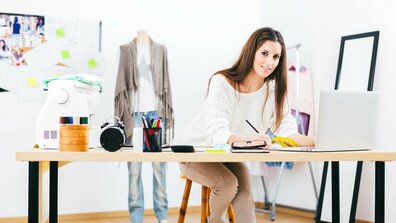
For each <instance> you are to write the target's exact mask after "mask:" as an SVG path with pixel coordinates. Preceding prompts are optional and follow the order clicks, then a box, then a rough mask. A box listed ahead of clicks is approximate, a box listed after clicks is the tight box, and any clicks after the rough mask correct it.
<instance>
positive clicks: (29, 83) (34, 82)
mask: <svg viewBox="0 0 396 223" xmlns="http://www.w3.org/2000/svg"><path fill="white" fill-rule="evenodd" d="M26 83H27V86H28V87H36V86H37V78H36V77H28V78H27V79H26Z"/></svg>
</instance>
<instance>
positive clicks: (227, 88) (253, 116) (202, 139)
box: [183, 75, 297, 145]
mask: <svg viewBox="0 0 396 223" xmlns="http://www.w3.org/2000/svg"><path fill="white" fill-rule="evenodd" d="M274 91H275V88H274V83H270V84H269V97H268V101H267V103H266V106H265V109H264V111H263V106H264V102H265V98H266V92H267V84H264V85H263V86H262V87H261V88H260V89H259V90H257V91H255V92H252V93H239V92H237V91H235V89H234V88H233V87H232V86H231V85H230V84H229V83H228V81H227V80H226V79H225V78H224V77H223V76H222V75H215V76H213V78H212V80H211V82H210V86H209V94H208V97H207V99H206V101H205V104H204V106H203V107H202V109H201V110H200V111H199V113H198V115H197V116H195V118H194V119H193V120H192V121H191V122H190V124H189V125H188V126H187V128H186V130H185V136H184V137H183V143H184V144H191V145H214V144H219V143H227V141H228V139H229V138H230V136H231V135H233V134H235V135H238V136H242V137H243V136H245V137H247V136H251V135H254V134H256V132H255V131H254V130H253V129H252V128H251V127H250V126H249V125H248V124H247V123H246V120H249V122H250V123H252V125H253V126H254V127H255V128H256V129H257V130H258V131H260V132H263V133H264V132H265V131H266V130H267V129H268V128H271V127H272V126H273V123H274V119H273V117H272V116H273V114H274ZM284 114H285V116H284V118H283V120H282V122H281V125H280V127H279V129H278V130H277V131H276V132H275V134H276V135H279V136H284V137H287V136H290V135H292V134H295V133H297V125H296V121H295V119H294V118H293V116H292V115H291V112H290V108H289V106H288V103H287V104H286V106H284Z"/></svg>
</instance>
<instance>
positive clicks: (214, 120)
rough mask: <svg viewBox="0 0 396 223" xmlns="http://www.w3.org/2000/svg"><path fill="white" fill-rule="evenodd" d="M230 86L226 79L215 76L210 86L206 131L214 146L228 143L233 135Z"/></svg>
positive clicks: (207, 101) (206, 112)
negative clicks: (231, 128)
mask: <svg viewBox="0 0 396 223" xmlns="http://www.w3.org/2000/svg"><path fill="white" fill-rule="evenodd" d="M226 84H228V83H227V82H226V80H225V79H224V77H222V76H221V75H215V76H213V77H212V79H211V81H210V85H209V91H208V97H207V100H206V103H207V104H206V111H205V129H206V137H207V139H208V140H209V142H210V143H212V144H218V143H227V141H228V139H229V138H230V136H231V135H232V133H231V131H230V124H229V115H230V110H231V103H230V98H229V95H227V93H226V92H227V91H226V90H227V89H225V88H226V87H227V86H226Z"/></svg>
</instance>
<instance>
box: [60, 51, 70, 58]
mask: <svg viewBox="0 0 396 223" xmlns="http://www.w3.org/2000/svg"><path fill="white" fill-rule="evenodd" d="M61 54H62V59H64V60H68V59H70V58H71V56H70V52H69V51H68V50H62V52H61Z"/></svg>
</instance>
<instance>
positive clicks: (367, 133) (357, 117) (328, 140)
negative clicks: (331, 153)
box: [315, 90, 378, 150]
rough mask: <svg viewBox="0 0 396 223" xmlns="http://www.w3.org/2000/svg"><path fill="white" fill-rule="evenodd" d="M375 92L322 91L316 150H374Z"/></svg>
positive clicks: (376, 106) (376, 95)
mask: <svg viewBox="0 0 396 223" xmlns="http://www.w3.org/2000/svg"><path fill="white" fill-rule="evenodd" d="M377 110H378V94H377V93H376V92H372V91H367V92H353V91H340V90H332V91H322V92H321V94H320V102H319V114H318V128H317V137H316V146H315V147H316V149H317V150H361V149H373V148H374V145H375V137H376V125H377Z"/></svg>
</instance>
